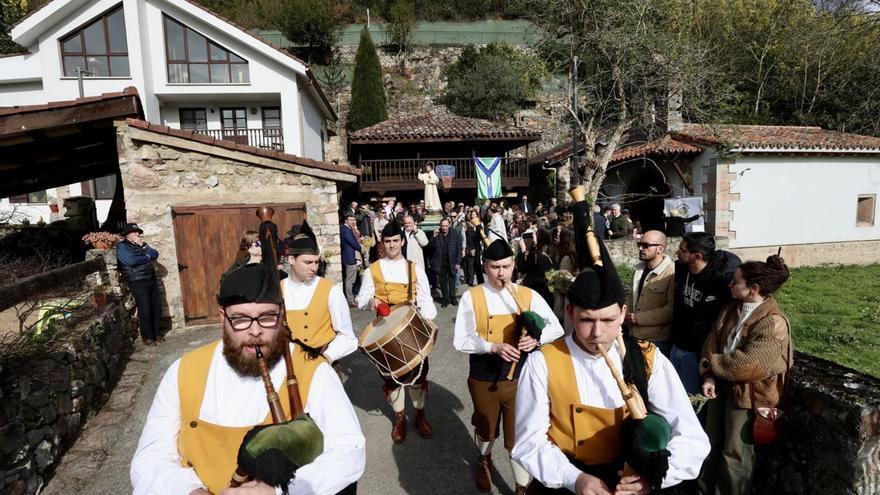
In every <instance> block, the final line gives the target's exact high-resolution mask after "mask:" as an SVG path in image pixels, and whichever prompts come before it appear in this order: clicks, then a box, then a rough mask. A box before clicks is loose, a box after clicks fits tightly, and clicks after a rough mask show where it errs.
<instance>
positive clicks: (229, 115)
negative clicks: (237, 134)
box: [220, 108, 247, 129]
mask: <svg viewBox="0 0 880 495" xmlns="http://www.w3.org/2000/svg"><path fill="white" fill-rule="evenodd" d="M220 116H221V122H222V124H223V128H224V129H247V112H246V111H245V109H244V108H221V109H220Z"/></svg>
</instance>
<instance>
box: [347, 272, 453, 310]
mask: <svg viewBox="0 0 880 495" xmlns="http://www.w3.org/2000/svg"><path fill="white" fill-rule="evenodd" d="M407 264H408V263H407V260H406V259H405V258H403V257H401V258H399V259H396V260H389V259H388V258H382V259H380V260H379V269H380V270H382V277H384V278H385V281H386V282H394V283H399V284H405V283H408V281H409V276H408V274H407ZM414 265H415V268H416V306H417V307H418V308H419V313H421V315H422V316H423V317H425V318H427V319H429V320H433V319H434V318H436V317H437V307H436V306H434V299H433V298H432V297H431V285H430V284H429V283H428V276H427V275H425V269H424V268H423V267H421V266H419V265H418V264H415V263H414ZM375 296H376V285H375V283H374V282H373V272H372V270H370V268H367V269H366V270H364V276H363V279H362V280H361V290H360V292H358V295H357V305H358V307H359V308H361V309H364V308H369V307H370V300H372V299H373V297H375Z"/></svg>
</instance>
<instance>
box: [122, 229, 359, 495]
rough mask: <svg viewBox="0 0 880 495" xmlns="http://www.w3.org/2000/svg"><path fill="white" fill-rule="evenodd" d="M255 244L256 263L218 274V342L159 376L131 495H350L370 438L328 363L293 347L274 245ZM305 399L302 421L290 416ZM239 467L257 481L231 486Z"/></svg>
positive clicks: (134, 461)
mask: <svg viewBox="0 0 880 495" xmlns="http://www.w3.org/2000/svg"><path fill="white" fill-rule="evenodd" d="M265 223H270V222H264V224H265ZM272 227H274V224H272ZM262 230H263V226H261V237H262ZM261 244H262V249H263V257H262V262H261V263H256V264H247V265H243V266H240V267H237V268H235V269H233V270H232V271H231V272H228V273H226V274H225V276H224V277H223V278H222V281H221V283H220V291H219V294H218V295H217V302H218V304H219V306H220V309H219V313H220V320H221V322H222V325H223V328H222V331H223V336H222V339H219V340H216V341H214V342H211V343H210V344H207V345H205V346H203V347H200V348H198V349H196V350H194V351H191V352H188V353H186V354H184V355H183V357H181V358H180V359H178V360H177V361H175V362H174V363H173V364H172V365H171V367H170V368H169V369H168V371H167V372H166V373H165V376H164V378H163V379H162V382H161V383H160V385H159V388H158V390H157V392H156V395H155V397H154V399H153V405H152V407H151V408H150V411H149V413H148V415H147V419H146V424H145V425H144V430H143V432H142V434H141V438H140V441H139V443H138V447H137V451H136V452H135V455H134V458H133V459H132V463H131V482H132V485H133V487H134V489H133V492H134V494H135V495H152V494H155V495H159V494H161V495H167V494H184V495H208V494H212V493H213V494H222V495H245V494H248V495H253V494H266V495H275V494H276V493H278V491H279V490H280V491H281V492H283V493H285V494H326V495H330V494H338V493H345V494H351V493H355V492H356V483H357V480H358V478H360V476H361V474H363V471H364V465H365V454H364V452H365V447H364V444H365V440H364V436H363V433H362V431H361V428H360V425H359V424H358V420H357V416H356V415H355V412H354V408H353V407H352V405H351V402H350V401H349V399H348V396H347V395H346V394H345V390H343V387H342V383H341V382H340V380H339V377H338V376H337V375H336V373H335V372H334V371H333V369H332V368H331V367H330V365H329V364H328V363H327V361H326V360H325V359H324V357H323V356H320V355H319V356H317V357H314V358H311V359H306V353H303V352H299V351H298V348H299V346H298V345H296V344H293V343H291V340H290V334H289V333H288V331H287V329H286V328H285V327H284V325H283V324H282V323H283V319H284V315H283V314H282V308H283V306H282V302H283V298H282V294H281V284H280V281H279V275H278V270H277V268H276V266H275V262H274V259H275V256H274V252H272V251H271V250H270V246H271V245H272V244H273V243H272V242H267V240H262V242H261ZM323 312H326V309H323ZM285 346H291V350H292V352H291V355H292V357H291V359H290V364H291V366H292V369H293V371H294V374H295V377H293V376H292V375H291V376H288V370H287V369H286V366H285V364H286V361H287V359H285V358H284V354H285ZM261 371H262V373H261ZM286 379H287V380H286ZM286 381H287V383H289V385H288V386H285V382H286ZM267 385H268V386H267ZM270 387H273V388H274V389H273V390H272V391H271V394H270V393H269V388H270ZM275 390H278V391H279V392H278V393H277V394H276V393H275ZM294 396H298V397H299V399H300V400H299V401H296V400H293V401H291V400H289V399H290V398H291V397H294ZM267 398H268V401H267ZM273 399H274V401H273ZM279 403H280V406H279ZM300 403H301V404H302V406H303V412H304V413H303V414H301V415H299V416H298V417H296V418H294V417H292V416H293V414H292V411H293V410H294V407H299V404H300ZM270 404H272V405H273V407H272V408H271V409H272V411H271V414H270ZM278 409H282V410H283V411H279V410H278ZM278 416H282V418H280V419H279V418H278ZM273 422H274V423H275V424H272V423H273ZM304 425H305V427H303V426H304ZM308 425H311V426H308ZM315 426H316V427H315ZM267 432H268V433H267ZM273 432H279V433H273ZM267 437H269V440H268V441H267V440H266V439H267ZM267 445H268V447H267ZM275 445H282V446H283V447H284V448H281V449H278V448H272V447H274V446H275ZM269 458H271V460H272V462H269V461H267V459H269ZM245 461H247V462H248V463H249V465H250V466H251V467H250V468H245V464H244V462H245ZM236 466H240V467H242V468H243V469H244V472H245V474H246V475H249V476H250V477H251V478H253V481H248V482H245V483H244V484H243V485H241V486H240V487H236V488H232V487H230V485H231V484H238V483H239V481H238V478H236V480H235V483H233V482H232V481H231V479H232V474H233V473H236V474H238V471H239V470H238V469H237V468H236ZM279 472H280V473H283V474H284V476H283V477H282V476H279V474H278V473H279ZM273 479H274V480H276V481H275V482H270V481H268V480H273ZM279 479H280V481H277V480H279ZM270 483H271V484H270Z"/></svg>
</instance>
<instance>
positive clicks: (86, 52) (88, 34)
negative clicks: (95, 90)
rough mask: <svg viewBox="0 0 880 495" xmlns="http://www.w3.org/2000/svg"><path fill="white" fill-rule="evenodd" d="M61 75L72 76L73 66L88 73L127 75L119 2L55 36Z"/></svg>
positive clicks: (121, 13)
mask: <svg viewBox="0 0 880 495" xmlns="http://www.w3.org/2000/svg"><path fill="white" fill-rule="evenodd" d="M59 42H60V43H61V60H62V63H63V65H64V75H65V76H67V77H76V76H77V75H78V74H77V68H81V69H83V70H85V71H88V72H90V74H88V75H89V76H90V77H129V76H130V75H131V73H130V71H129V68H128V43H127V42H126V39H125V15H124V14H123V12H122V5H119V6H117V7H116V8H114V9H113V10H110V11H108V12H106V13H105V14H103V15H102V16H101V17H99V18H97V19H95V20H93V21H91V22H90V23H89V24H86V25H85V26H84V27H81V28H79V29H78V30H77V31H75V32H73V33H70V34H68V35H67V36H65V37H63V38H61V39H60V40H59Z"/></svg>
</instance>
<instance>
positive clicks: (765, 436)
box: [750, 330, 791, 445]
mask: <svg viewBox="0 0 880 495" xmlns="http://www.w3.org/2000/svg"><path fill="white" fill-rule="evenodd" d="M789 332H790V330H789ZM788 345H789V347H788V349H786V351H785V357H786V363H787V367H786V370H785V374H783V375H782V376H783V378H782V380H783V384H782V396H781V397H780V398H779V404H778V405H779V406H781V405H782V403H783V402H785V399H786V398H787V397H788V384H789V380H788V373H789V372H790V371H791V333H789V340H788ZM750 391H751V396H752V413H753V414H752V440H753V441H754V442H755V445H769V444H771V443H773V442H775V441H776V439H777V438H779V436H780V435H782V429H783V422H784V419H785V415H784V414H783V411H782V408H780V407H758V405H757V402H756V401H755V386H754V384H753V385H752V387H751V389H750Z"/></svg>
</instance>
